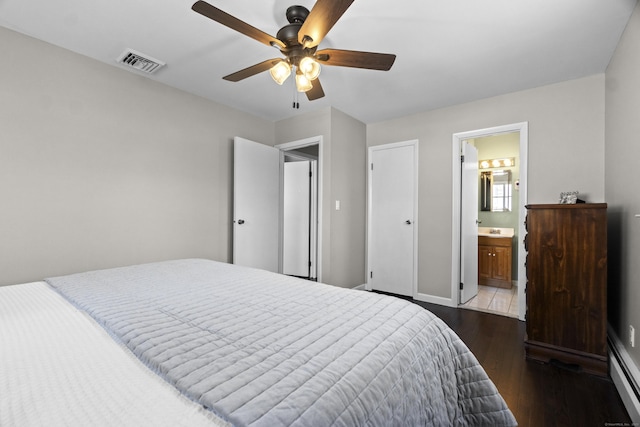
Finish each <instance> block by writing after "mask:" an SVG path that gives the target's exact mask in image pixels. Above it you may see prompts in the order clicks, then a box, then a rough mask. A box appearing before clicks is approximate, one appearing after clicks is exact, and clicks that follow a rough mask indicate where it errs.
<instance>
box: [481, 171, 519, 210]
mask: <svg viewBox="0 0 640 427" xmlns="http://www.w3.org/2000/svg"><path fill="white" fill-rule="evenodd" d="M480 210H481V211H490V212H510V211H511V171H509V170H495V171H491V172H481V173H480Z"/></svg>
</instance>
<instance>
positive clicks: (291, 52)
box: [276, 6, 316, 67]
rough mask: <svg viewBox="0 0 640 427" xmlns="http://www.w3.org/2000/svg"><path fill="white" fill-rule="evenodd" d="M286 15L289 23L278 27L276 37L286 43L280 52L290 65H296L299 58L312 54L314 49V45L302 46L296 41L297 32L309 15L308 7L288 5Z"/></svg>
mask: <svg viewBox="0 0 640 427" xmlns="http://www.w3.org/2000/svg"><path fill="white" fill-rule="evenodd" d="M286 15H287V20H288V21H289V24H288V25H285V26H284V27H282V28H280V30H279V31H278V33H277V34H276V38H277V39H278V40H280V41H282V42H283V43H284V44H285V45H286V48H284V49H282V53H283V54H284V55H285V56H286V57H287V59H288V60H289V62H290V63H291V65H295V66H296V67H297V66H298V64H299V62H300V59H302V58H304V57H305V56H312V55H313V54H314V53H315V51H316V48H315V47H313V48H304V47H303V46H302V45H301V44H300V42H299V41H298V32H299V31H300V28H301V27H302V24H303V23H304V21H305V20H306V19H307V16H309V9H307V8H306V7H304V6H290V7H289V8H288V9H287V13H286Z"/></svg>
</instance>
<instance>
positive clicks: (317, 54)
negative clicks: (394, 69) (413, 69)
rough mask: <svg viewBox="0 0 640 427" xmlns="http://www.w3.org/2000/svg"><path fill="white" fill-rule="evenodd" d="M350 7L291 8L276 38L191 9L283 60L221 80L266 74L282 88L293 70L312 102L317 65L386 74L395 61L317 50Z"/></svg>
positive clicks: (329, 0) (212, 11)
mask: <svg viewBox="0 0 640 427" xmlns="http://www.w3.org/2000/svg"><path fill="white" fill-rule="evenodd" d="M351 3H353V0H318V1H317V2H316V4H315V5H314V6H313V8H312V9H311V11H309V9H307V8H306V7H304V6H291V7H289V8H288V9H287V13H286V16H287V20H288V21H289V24H288V25H285V26H284V27H282V28H281V29H280V30H279V31H278V33H277V34H276V37H272V36H270V35H269V34H267V33H265V32H263V31H261V30H259V29H257V28H255V27H253V26H251V25H249V24H247V23H246V22H244V21H241V20H240V19H238V18H236V17H234V16H232V15H229V14H228V13H226V12H223V11H222V10H220V9H218V8H217V7H215V6H212V5H210V4H209V3H207V2H205V1H201V0H200V1H197V2H196V3H194V5H193V6H192V7H191V8H192V9H193V10H194V11H195V12H197V13H199V14H201V15H203V16H206V17H207V18H210V19H212V20H214V21H216V22H219V23H220V24H222V25H224V26H227V27H229V28H231V29H232V30H236V31H238V32H239V33H242V34H244V35H246V36H248V37H251V38H253V39H255V40H257V41H259V42H261V43H264V44H266V45H268V46H273V47H276V48H278V49H280V52H281V53H282V54H283V55H284V58H273V59H267V60H266V61H263V62H260V63H259V64H255V65H252V66H250V67H247V68H245V69H243V70H240V71H237V72H235V73H232V74H229V75H228V76H225V77H223V79H224V80H228V81H231V82H238V81H240V80H243V79H246V78H247V77H251V76H253V75H255V74H258V73H261V72H263V71H267V70H269V71H270V74H271V77H272V78H273V80H275V81H276V83H278V84H282V83H284V81H285V80H286V79H287V78H288V77H289V75H290V74H291V72H292V70H294V72H295V79H296V87H297V90H298V92H305V93H306V95H307V98H308V99H309V100H310V101H313V100H315V99H318V98H322V97H323V96H324V91H323V90H322V85H321V84H320V80H319V79H318V75H319V74H320V64H323V65H333V66H341V67H354V68H365V69H369V70H382V71H388V70H389V69H390V68H391V66H392V65H393V62H394V61H395V59H396V56H395V55H391V54H386V53H373V52H361V51H354V50H340V49H322V50H317V48H318V45H319V44H320V42H321V41H322V39H323V38H324V37H325V36H326V35H327V33H328V32H329V30H330V29H331V28H332V27H333V26H334V24H335V23H336V22H337V21H338V19H340V17H341V16H342V15H343V14H344V13H345V12H346V10H347V9H348V8H349V6H351Z"/></svg>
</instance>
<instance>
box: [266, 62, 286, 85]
mask: <svg viewBox="0 0 640 427" xmlns="http://www.w3.org/2000/svg"><path fill="white" fill-rule="evenodd" d="M269 73H270V74H271V78H272V79H273V81H275V82H276V83H278V84H279V85H281V84H282V83H284V82H285V80H287V78H288V77H289V75H291V65H290V64H289V63H288V62H287V61H280V62H278V63H277V64H276V65H274V66H273V67H271V69H270V70H269Z"/></svg>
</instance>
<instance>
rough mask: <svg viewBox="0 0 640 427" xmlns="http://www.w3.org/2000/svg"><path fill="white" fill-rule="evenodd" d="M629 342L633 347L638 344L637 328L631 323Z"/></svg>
mask: <svg viewBox="0 0 640 427" xmlns="http://www.w3.org/2000/svg"><path fill="white" fill-rule="evenodd" d="M629 343H630V344H631V347H635V346H636V330H635V329H634V328H633V326H631V325H629Z"/></svg>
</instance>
